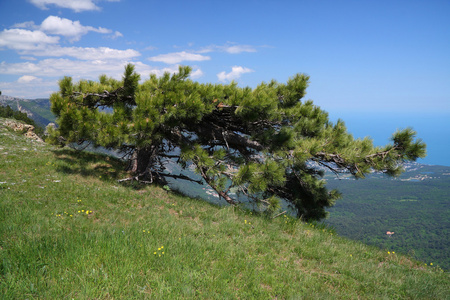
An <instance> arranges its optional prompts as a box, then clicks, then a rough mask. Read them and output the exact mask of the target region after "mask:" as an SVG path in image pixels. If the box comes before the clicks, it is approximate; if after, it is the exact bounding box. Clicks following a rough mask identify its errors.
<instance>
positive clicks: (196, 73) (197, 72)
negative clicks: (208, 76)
mask: <svg viewBox="0 0 450 300" xmlns="http://www.w3.org/2000/svg"><path fill="white" fill-rule="evenodd" d="M203 75H204V74H203V71H202V70H200V69H197V70H195V71H193V72H192V73H191V75H190V77H191V79H197V78H200V77H202V76H203Z"/></svg>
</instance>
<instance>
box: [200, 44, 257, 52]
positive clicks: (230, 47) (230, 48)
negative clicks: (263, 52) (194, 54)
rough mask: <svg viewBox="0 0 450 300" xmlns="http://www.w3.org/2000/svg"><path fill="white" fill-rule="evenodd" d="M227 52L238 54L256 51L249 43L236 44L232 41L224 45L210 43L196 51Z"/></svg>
mask: <svg viewBox="0 0 450 300" xmlns="http://www.w3.org/2000/svg"><path fill="white" fill-rule="evenodd" d="M214 51H219V52H227V53H230V54H239V53H242V52H256V48H255V47H254V46H250V45H237V44H234V43H227V44H225V45H222V46H219V45H210V46H208V47H205V48H203V49H201V50H200V51H198V53H209V52H214Z"/></svg>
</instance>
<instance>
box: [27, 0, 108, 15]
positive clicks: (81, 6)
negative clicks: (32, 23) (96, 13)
mask: <svg viewBox="0 0 450 300" xmlns="http://www.w3.org/2000/svg"><path fill="white" fill-rule="evenodd" d="M30 2H31V3H32V4H34V5H36V6H37V7H38V8H40V9H48V6H57V7H61V8H68V9H71V10H73V11H75V12H82V11H87V10H100V7H98V6H97V5H95V3H94V2H93V1H92V0H30Z"/></svg>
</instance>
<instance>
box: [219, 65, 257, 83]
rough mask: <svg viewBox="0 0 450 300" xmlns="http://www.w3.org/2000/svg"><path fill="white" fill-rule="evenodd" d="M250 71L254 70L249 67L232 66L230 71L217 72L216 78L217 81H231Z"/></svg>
mask: <svg viewBox="0 0 450 300" xmlns="http://www.w3.org/2000/svg"><path fill="white" fill-rule="evenodd" d="M250 72H254V71H253V70H252V69H249V68H244V67H241V66H234V67H232V68H231V72H230V73H225V71H223V72H220V73H219V74H217V78H218V79H219V81H222V82H225V81H231V80H234V79H238V78H239V77H241V75H242V74H245V73H250Z"/></svg>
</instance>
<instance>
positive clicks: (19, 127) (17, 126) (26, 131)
mask: <svg viewBox="0 0 450 300" xmlns="http://www.w3.org/2000/svg"><path fill="white" fill-rule="evenodd" d="M3 125H5V126H7V127H9V128H11V129H12V130H14V131H20V132H23V135H25V136H26V137H27V138H30V139H33V140H35V141H38V142H44V141H43V140H42V139H41V138H40V137H39V136H38V135H37V134H36V133H35V132H34V126H33V125H29V124H24V123H21V122H18V121H15V120H5V121H3Z"/></svg>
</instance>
